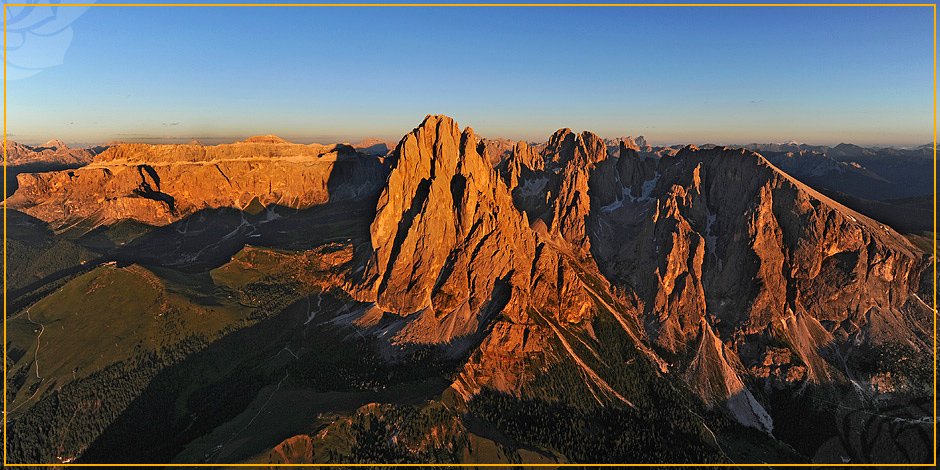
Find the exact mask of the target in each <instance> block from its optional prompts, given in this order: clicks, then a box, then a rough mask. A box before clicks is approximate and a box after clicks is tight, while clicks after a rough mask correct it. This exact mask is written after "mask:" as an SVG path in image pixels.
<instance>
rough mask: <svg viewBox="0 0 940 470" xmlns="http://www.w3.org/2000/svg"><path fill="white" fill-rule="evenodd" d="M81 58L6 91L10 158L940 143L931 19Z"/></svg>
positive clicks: (113, 25) (124, 10)
mask: <svg viewBox="0 0 940 470" xmlns="http://www.w3.org/2000/svg"><path fill="white" fill-rule="evenodd" d="M75 8H76V7H68V8H66V7H60V8H59V9H58V12H59V14H61V15H65V14H67V11H68V10H69V9H75ZM8 13H10V12H8ZM20 14H21V15H22V12H20ZM21 24H23V23H22V22H21ZM23 31H29V29H28V27H27V28H26V29H19V30H17V31H14V32H11V31H8V39H9V38H10V35H12V34H21V33H23ZM23 37H26V38H27V39H26V40H27V41H28V40H29V37H31V36H29V35H26V36H23ZM62 37H64V36H62ZM62 37H60V39H61V38H62ZM67 45H68V48H67V50H66V51H65V52H64V55H63V56H62V58H61V64H60V65H54V66H50V67H45V68H42V70H41V71H40V72H39V73H36V74H35V75H32V76H29V77H26V78H21V79H17V80H10V81H9V82H8V83H7V93H8V107H7V119H8V121H7V126H8V127H7V130H8V133H9V134H12V136H11V137H10V138H11V139H13V140H17V141H22V142H27V143H39V142H43V141H45V140H48V139H51V138H60V139H62V140H65V141H66V142H84V143H103V142H107V141H110V140H125V141H149V142H158V141H163V142H180V141H182V142H186V141H189V140H190V139H192V138H199V139H200V140H203V141H204V142H205V143H211V142H218V141H233V140H235V139H240V138H244V137H246V136H250V135H255V134H268V133H274V134H277V135H280V136H282V137H285V138H288V139H289V140H293V141H296V142H321V143H327V142H336V141H352V142H358V141H359V140H360V139H362V138H363V137H367V136H375V137H380V138H385V139H389V140H396V141H397V140H398V139H399V138H400V137H401V136H402V135H403V134H405V133H407V132H408V131H410V130H411V129H412V128H413V127H415V126H416V125H417V124H418V123H420V121H421V120H422V119H423V117H424V116H425V115H426V114H429V113H435V114H447V115H449V116H452V117H454V118H455V119H456V120H457V121H458V122H459V123H460V124H461V125H463V126H467V125H469V126H471V127H473V128H474V129H475V130H476V132H477V133H478V134H481V135H484V136H487V137H505V138H511V139H526V140H544V139H546V138H547V137H548V136H549V135H550V134H551V133H552V132H553V131H555V130H556V129H558V128H560V127H570V128H572V129H574V130H584V129H587V130H591V131H593V132H595V133H597V134H599V135H601V136H605V137H614V136H621V135H634V136H636V135H645V136H647V138H648V139H649V140H650V141H651V142H653V143H660V144H671V143H686V142H694V143H705V142H711V143H723V144H724V143H747V142H753V141H758V142H780V141H789V140H793V139H795V140H798V141H804V142H809V143H817V144H836V143H839V142H843V141H845V142H854V143H859V144H865V145H919V144H923V143H927V142H931V141H932V140H933V108H934V103H933V66H934V65H933V64H934V62H933V9H932V8H929V7H822V8H820V7H733V8H732V7H603V8H602V7H591V8H588V7H570V8H569V7H438V8H431V7H418V8H415V7H388V8H380V7H345V8H340V7H316V8H314V7H294V8H276V7H210V8H206V7H105V6H94V7H91V8H89V9H87V11H85V12H84V13H83V14H82V15H81V16H79V17H77V18H74V20H73V21H71V40H70V42H69V43H68V44H67ZM20 60H22V58H21V59H20ZM10 63H11V64H12V63H13V62H12V61H11V62H10Z"/></svg>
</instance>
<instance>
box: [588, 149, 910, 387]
mask: <svg viewBox="0 0 940 470" xmlns="http://www.w3.org/2000/svg"><path fill="white" fill-rule="evenodd" d="M621 152H622V153H621V157H620V159H619V161H618V162H617V169H618V172H617V174H618V177H619V178H620V182H621V184H622V187H623V196H622V198H620V199H618V200H616V201H613V202H610V203H607V205H605V206H600V204H603V203H606V202H607V201H598V203H597V204H596V205H595V206H594V207H592V214H596V215H598V216H599V219H598V221H597V224H596V225H595V226H594V227H593V230H592V231H591V232H590V233H592V234H595V238H594V239H592V254H593V256H594V258H595V259H596V260H597V261H598V263H599V265H600V267H601V269H602V271H603V272H604V273H605V275H606V276H607V277H608V278H609V279H610V280H611V281H612V283H613V284H615V285H619V286H622V287H623V288H626V289H630V290H632V291H634V292H636V295H637V298H638V299H639V306H638V307H639V309H640V310H641V311H642V312H643V318H644V324H645V326H646V329H647V332H648V334H649V335H650V338H651V339H652V340H653V341H654V342H655V343H656V344H658V345H659V346H660V347H661V348H663V349H665V350H667V351H670V352H671V353H673V354H675V355H677V357H680V358H681V357H693V358H695V359H692V360H691V362H690V361H686V360H680V365H682V367H685V368H686V369H687V370H688V371H690V372H689V373H691V375H690V376H689V377H691V376H696V375H697V374H698V372H695V371H696V370H698V369H700V366H699V365H698V362H696V361H700V359H697V358H698V357H699V356H698V355H695V354H692V355H691V356H688V355H689V354H691V351H693V350H694V349H695V348H696V347H698V348H699V349H700V348H701V346H696V345H697V344H699V345H700V344H701V342H700V341H698V340H696V338H698V337H700V336H701V334H702V333H701V325H702V322H706V324H709V325H713V326H714V331H715V336H716V337H717V338H719V339H720V340H721V342H722V343H723V344H724V345H725V346H726V347H727V348H730V349H729V351H730V352H729V355H730V356H736V357H735V360H740V361H741V362H742V363H743V366H744V367H745V368H747V369H750V370H752V371H754V372H755V373H756V374H758V375H760V376H763V377H767V378H768V379H769V380H772V381H773V382H774V383H775V384H777V385H779V384H780V383H782V382H781V381H783V382H787V383H793V382H794V380H796V378H798V377H799V378H806V379H807V380H810V381H812V382H817V383H822V382H828V381H832V380H840V379H839V377H842V374H841V373H840V372H839V371H838V370H837V369H838V368H837V367H834V366H832V365H831V364H830V363H829V362H828V361H826V360H825V356H826V355H827V352H826V351H827V348H832V347H835V346H836V345H837V344H850V343H851V342H852V341H855V340H856V339H861V338H884V337H886V335H888V331H886V330H888V328H886V326H885V325H886V324H888V323H890V324H892V325H893V327H891V328H890V330H892V331H895V332H898V331H900V333H898V334H897V335H896V336H895V337H903V338H913V340H912V341H914V342H915V343H918V347H922V346H923V345H924V344H925V343H924V342H923V339H920V340H918V339H917V338H918V333H917V331H918V330H919V329H920V326H919V325H916V324H914V323H913V322H912V321H910V320H909V319H910V318H912V316H911V315H903V314H902V312H903V311H904V310H905V309H906V308H908V306H909V305H910V304H911V303H912V301H911V299H912V295H913V292H914V287H915V284H916V279H917V278H918V273H919V269H920V268H919V266H920V260H919V258H918V256H917V255H916V254H915V253H914V251H913V247H912V246H911V245H910V244H909V243H908V242H907V240H906V239H905V238H904V237H901V236H900V235H898V234H897V233H896V232H894V231H893V230H891V229H890V228H888V227H886V226H884V225H882V224H879V223H878V222H876V221H873V220H871V219H869V218H867V217H864V216H862V215H861V214H858V213H856V212H854V211H851V210H849V209H847V208H845V207H843V206H841V205H839V204H838V203H835V202H834V201H832V200H830V199H828V198H826V197H825V196H823V195H821V194H819V193H818V192H816V191H814V190H812V189H810V188H809V187H807V186H805V185H803V184H802V183H800V182H799V181H797V180H795V179H793V178H791V177H790V176H788V175H787V174H786V173H783V172H782V171H780V170H778V169H777V168H776V167H774V166H773V165H771V164H770V163H768V162H767V160H765V159H764V158H763V157H761V156H760V155H758V154H755V153H752V152H749V151H742V150H732V149H728V148H713V149H708V150H700V149H697V148H695V147H694V146H689V147H687V148H685V149H683V150H682V151H681V152H679V153H678V154H677V155H676V156H675V157H663V158H661V159H649V158H643V157H641V156H640V155H638V154H637V153H636V152H633V151H631V150H630V149H628V148H625V147H624V148H621ZM598 206H600V207H598ZM624 240H628V242H627V243H624ZM900 318H905V320H900ZM709 328H711V326H710V327H709ZM781 342H782V343H784V344H787V345H788V346H789V347H788V349H789V350H790V351H791V353H792V355H793V356H795V357H798V358H799V361H798V362H799V363H800V364H801V365H800V366H799V367H797V366H796V365H793V366H790V365H788V364H789V363H782V362H781V363H780V364H776V363H775V362H771V363H770V364H764V363H765V362H766V361H767V359H766V358H767V355H768V354H771V356H774V354H775V353H768V351H773V349H772V348H774V347H777V346H774V345H775V344H780V343H781ZM776 357H782V356H781V355H780V354H776ZM732 382H733V381H732ZM729 383H730V382H729ZM726 388H727V390H725V391H724V392H723V393H718V391H715V390H712V392H714V393H712V392H709V394H706V396H709V395H710V396H720V395H722V394H724V395H726V397H725V398H728V397H730V396H732V395H734V392H733V387H726Z"/></svg>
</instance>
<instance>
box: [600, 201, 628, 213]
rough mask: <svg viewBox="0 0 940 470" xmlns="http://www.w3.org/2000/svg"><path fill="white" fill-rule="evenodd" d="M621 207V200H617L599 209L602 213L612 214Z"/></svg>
mask: <svg viewBox="0 0 940 470" xmlns="http://www.w3.org/2000/svg"><path fill="white" fill-rule="evenodd" d="M621 206H623V199H617V200H616V201H614V202H612V203H610V204H607V205H606V206H604V207H601V210H602V211H604V212H613V211H615V210H617V209H619V208H620V207H621Z"/></svg>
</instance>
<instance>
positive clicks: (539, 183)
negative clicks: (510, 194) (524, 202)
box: [519, 176, 548, 197]
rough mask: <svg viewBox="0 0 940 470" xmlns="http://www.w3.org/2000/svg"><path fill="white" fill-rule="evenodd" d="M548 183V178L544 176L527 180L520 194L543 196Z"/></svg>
mask: <svg viewBox="0 0 940 470" xmlns="http://www.w3.org/2000/svg"><path fill="white" fill-rule="evenodd" d="M546 183H548V178H547V177H544V176H543V177H541V178H537V179H534V180H526V181H525V184H524V185H522V187H521V188H519V195H520V196H522V197H534V196H541V195H542V193H543V191H544V190H545V184H546Z"/></svg>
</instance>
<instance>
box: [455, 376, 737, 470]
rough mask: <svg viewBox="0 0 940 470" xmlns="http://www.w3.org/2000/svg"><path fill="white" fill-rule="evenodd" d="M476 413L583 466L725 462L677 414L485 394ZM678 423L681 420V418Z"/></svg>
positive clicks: (515, 437)
mask: <svg viewBox="0 0 940 470" xmlns="http://www.w3.org/2000/svg"><path fill="white" fill-rule="evenodd" d="M469 406H470V414H471V415H472V416H473V417H475V418H478V419H480V420H482V421H483V422H485V423H487V424H488V425H490V426H493V427H495V428H496V429H498V430H499V431H500V432H502V433H503V434H505V435H506V436H507V437H509V438H510V439H512V440H514V441H516V442H519V443H522V444H525V445H531V446H536V447H539V448H543V449H551V450H553V451H555V452H558V453H560V454H562V455H565V456H566V457H567V458H568V459H570V460H571V461H573V462H580V463H633V462H637V463H656V462H662V463H723V462H724V460H723V459H722V458H721V457H720V455H719V454H718V453H716V452H715V450H713V449H712V448H711V447H709V446H708V445H706V444H705V443H704V442H703V441H702V439H701V436H700V432H699V428H698V425H697V424H696V423H694V422H693V419H692V418H694V416H690V415H686V416H687V417H686V418H685V419H683V418H682V416H681V415H678V416H677V413H675V412H668V411H667V412H665V413H660V412H659V411H658V410H643V411H637V410H633V409H630V408H616V407H597V408H595V409H592V410H587V409H584V408H581V407H575V406H571V405H568V404H565V403H562V402H549V401H545V400H539V399H519V398H516V397H513V396H511V395H507V394H504V393H498V392H493V391H484V392H483V393H481V394H479V395H477V396H476V397H475V398H474V399H473V400H472V401H471V402H470V405H469ZM676 418H678V419H676Z"/></svg>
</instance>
